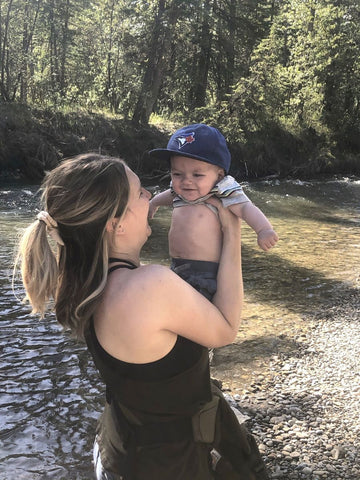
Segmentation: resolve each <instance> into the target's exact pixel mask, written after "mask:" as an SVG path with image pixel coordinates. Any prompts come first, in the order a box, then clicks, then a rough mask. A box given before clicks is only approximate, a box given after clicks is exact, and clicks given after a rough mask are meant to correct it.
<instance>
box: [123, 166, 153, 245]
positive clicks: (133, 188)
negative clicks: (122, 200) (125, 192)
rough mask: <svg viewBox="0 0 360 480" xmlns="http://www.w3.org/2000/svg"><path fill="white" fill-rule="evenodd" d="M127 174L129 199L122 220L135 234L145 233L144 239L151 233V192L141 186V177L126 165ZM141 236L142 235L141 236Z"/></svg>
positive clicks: (127, 229) (128, 229)
mask: <svg viewBox="0 0 360 480" xmlns="http://www.w3.org/2000/svg"><path fill="white" fill-rule="evenodd" d="M126 174H127V177H128V181H129V186H130V192H129V201H128V204H127V207H126V211H125V214H124V217H123V220H122V222H123V223H124V225H125V224H126V227H125V228H126V231H127V232H128V231H130V232H131V233H133V234H134V235H140V236H141V238H142V234H144V241H146V240H147V238H148V237H149V235H151V228H150V226H149V223H148V214H149V200H150V198H151V193H150V192H148V191H147V190H146V189H145V188H144V187H142V186H141V183H140V180H139V177H138V176H137V175H136V174H135V173H134V172H133V171H132V170H131V169H130V168H129V167H126ZM139 238H140V237H139Z"/></svg>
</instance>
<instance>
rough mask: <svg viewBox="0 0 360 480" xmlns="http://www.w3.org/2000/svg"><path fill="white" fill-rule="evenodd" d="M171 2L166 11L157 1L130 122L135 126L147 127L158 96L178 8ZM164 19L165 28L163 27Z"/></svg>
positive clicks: (162, 1) (163, 2)
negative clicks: (140, 83) (143, 71)
mask: <svg viewBox="0 0 360 480" xmlns="http://www.w3.org/2000/svg"><path fill="white" fill-rule="evenodd" d="M175 3H176V2H173V3H172V4H171V5H170V6H169V8H168V9H166V6H165V0H160V1H159V6H158V10H157V14H156V18H155V21H154V28H153V32H152V38H151V41H150V44H149V50H148V63H147V67H146V70H145V73H144V78H143V82H142V87H141V91H140V94H139V97H138V100H137V102H136V105H135V109H134V113H133V117H132V121H133V122H134V123H135V124H140V125H147V124H148V123H149V118H150V115H151V113H152V111H153V107H154V105H155V103H156V100H157V98H158V95H159V91H160V87H161V83H162V80H163V76H164V71H165V68H166V59H167V54H168V51H169V45H170V41H171V35H172V30H173V25H174V24H175V23H176V20H177V16H178V10H179V9H178V8H177V7H176V5H175ZM164 17H165V18H166V26H164V23H165V22H164V21H163V20H164Z"/></svg>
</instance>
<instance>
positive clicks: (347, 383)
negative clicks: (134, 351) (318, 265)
mask: <svg viewBox="0 0 360 480" xmlns="http://www.w3.org/2000/svg"><path fill="white" fill-rule="evenodd" d="M359 312H360V291H359V290H354V291H353V292H352V293H351V294H350V295H349V296H348V297H347V298H346V297H344V298H342V300H340V301H339V302H338V304H335V305H332V306H331V307H329V308H326V307H324V309H323V311H322V312H320V313H317V314H314V316H313V317H310V318H309V317H307V318H306V322H308V323H307V331H306V333H304V332H303V333H300V334H299V332H298V335H297V338H298V339H299V338H301V342H298V345H297V349H296V350H295V351H291V352H289V353H286V352H285V353H283V352H280V353H277V354H274V355H272V356H271V357H270V358H269V370H268V374H267V375H262V379H261V381H259V377H258V378H257V381H256V383H254V384H251V385H250V386H249V387H247V391H246V392H243V393H242V394H239V393H237V394H236V397H235V395H232V392H227V393H228V395H229V397H231V405H232V406H233V407H235V408H237V409H238V410H239V411H240V412H241V413H242V414H243V415H244V416H245V417H246V416H247V417H248V420H246V425H247V427H248V428H249V430H250V431H251V432H252V433H253V434H254V435H255V437H256V439H257V441H258V444H259V449H260V452H261V454H262V456H263V458H264V460H265V462H266V464H267V467H268V470H269V475H270V478H273V479H276V478H279V479H286V480H292V479H294V480H300V479H305V478H306V479H311V480H324V479H326V480H360V458H359V452H360V420H359V419H360V395H359V392H360V362H359V358H360V328H359V327H360V322H359V321H360V315H359Z"/></svg>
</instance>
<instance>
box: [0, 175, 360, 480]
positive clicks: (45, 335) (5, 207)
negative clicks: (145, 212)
mask: <svg viewBox="0 0 360 480" xmlns="http://www.w3.org/2000/svg"><path fill="white" fill-rule="evenodd" d="M244 189H245V191H246V193H247V194H248V195H249V196H250V198H251V199H252V200H253V202H254V203H256V204H257V205H258V206H259V207H260V208H261V209H262V210H263V211H264V213H265V214H266V215H267V216H268V217H269V219H270V220H271V222H272V223H273V225H274V227H275V229H276V230H277V232H278V234H279V237H280V240H279V242H278V245H277V246H276V247H275V248H274V249H272V250H271V251H270V252H269V253H264V252H262V251H260V250H259V249H258V247H257V245H256V237H255V234H254V233H253V232H252V231H251V229H250V228H249V227H247V226H246V225H244V228H243V240H242V242H243V271H244V288H245V307H244V315H243V321H242V324H241V327H240V330H239V335H238V338H237V340H236V341H235V342H234V344H233V345H230V346H228V347H224V348H223V349H219V350H218V351H216V352H215V359H214V366H213V376H215V377H216V378H219V379H221V380H222V381H223V382H224V385H225V387H226V388H229V389H230V390H231V391H233V392H240V391H242V390H243V389H244V388H246V385H247V382H249V381H251V380H252V379H253V378H254V375H255V374H256V375H258V373H259V372H261V371H262V369H265V368H266V364H267V359H268V358H269V356H270V355H273V354H274V353H277V352H278V351H279V349H280V350H281V349H286V348H292V347H293V343H292V338H291V337H292V335H293V334H294V331H296V330H297V329H300V328H301V327H302V325H303V324H304V322H306V318H308V317H309V316H311V315H312V314H313V313H316V312H319V311H321V309H322V306H324V305H325V304H326V303H328V302H331V301H332V299H333V298H338V297H339V296H341V295H342V294H345V293H346V292H347V291H349V290H351V289H354V288H358V287H359V284H360V278H359V274H360V270H359V265H360V236H359V231H360V179H358V178H340V177H339V178H324V179H321V180H313V181H297V180H289V181H286V180H281V181H279V180H268V181H258V182H252V183H248V184H244ZM152 190H156V187H152ZM36 192H37V187H36V186H31V185H0V226H1V251H0V285H1V293H0V295H1V305H0V311H1V316H0V322H1V329H0V346H1V357H0V358H1V360H0V362H1V370H0V420H1V432H0V480H10V479H11V480H13V479H15V478H16V479H17V480H40V479H41V480H45V479H46V480H47V479H49V480H50V479H56V480H63V479H64V480H65V479H66V480H90V479H92V478H93V476H92V466H91V449H92V442H93V437H94V432H95V426H96V419H97V418H98V416H99V414H100V412H101V410H102V405H103V391H104V389H103V386H102V384H101V382H100V380H99V377H98V374H97V372H96V371H95V369H94V367H93V364H92V361H91V359H90V358H89V356H88V354H87V352H86V349H85V348H84V345H82V344H79V343H76V342H75V341H74V340H72V339H71V338H70V337H69V336H68V335H65V334H63V333H62V331H61V329H60V327H59V326H58V325H57V323H56V320H55V318H54V316H53V315H51V314H49V315H47V316H46V319H45V320H42V321H40V320H39V319H38V318H36V317H33V316H31V315H29V308H28V306H27V305H24V304H22V303H21V302H20V300H19V299H20V298H21V297H22V295H23V292H22V290H21V288H20V283H19V282H18V281H16V282H15V285H14V291H15V294H16V295H17V297H18V298H16V296H15V295H14V292H13V289H12V286H11V275H12V266H13V255H14V247H15V245H16V242H17V237H18V236H19V235H20V234H21V231H22V229H23V227H24V226H26V225H27V224H28V223H30V222H31V221H32V219H33V218H34V216H35V215H34V213H35V209H36V206H37V198H38V197H37V193H36ZM169 220H170V210H169V209H166V208H164V209H162V210H161V211H160V212H159V213H158V214H157V216H156V217H155V219H154V220H153V221H152V229H153V234H152V236H151V238H150V240H149V242H148V243H147V245H146V247H145V248H144V251H143V259H142V260H143V262H144V263H148V262H158V263H162V264H168V263H169V258H168V254H167V229H168V226H169Z"/></svg>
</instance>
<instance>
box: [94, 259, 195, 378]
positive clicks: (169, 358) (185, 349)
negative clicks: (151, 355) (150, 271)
mask: <svg viewBox="0 0 360 480" xmlns="http://www.w3.org/2000/svg"><path fill="white" fill-rule="evenodd" d="M109 262H110V263H114V262H123V264H122V265H115V266H113V267H111V268H110V269H109V273H111V272H113V271H114V270H117V269H118V268H129V269H131V270H132V269H134V268H137V267H136V265H135V264H133V263H132V262H128V261H127V260H126V261H125V260H122V259H118V258H110V259H109ZM89 333H90V336H91V339H92V342H93V345H94V347H95V349H96V354H97V355H99V357H101V358H102V360H103V362H104V363H105V364H106V365H107V366H108V368H109V369H111V370H112V371H113V373H115V372H116V375H121V376H123V377H126V378H131V379H134V380H147V381H159V380H163V379H165V378H171V377H172V376H175V375H177V374H179V373H181V372H183V371H185V370H187V369H188V368H190V367H192V366H193V365H194V364H195V363H196V362H197V361H198V360H199V358H200V356H201V354H202V352H203V347H202V346H201V345H198V344H197V343H194V342H192V341H191V340H189V339H187V338H184V337H182V336H180V335H178V336H177V339H176V342H175V345H174V346H173V348H172V349H171V350H170V352H169V353H168V354H167V355H165V356H164V357H163V358H160V359H159V360H156V361H154V362H149V363H128V362H124V361H122V360H119V359H117V358H115V357H113V356H112V355H110V354H109V353H108V352H107V351H106V350H105V349H104V348H103V347H102V346H101V345H100V343H99V341H98V339H97V337H96V332H95V328H94V323H93V320H91V322H90V328H89Z"/></svg>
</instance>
